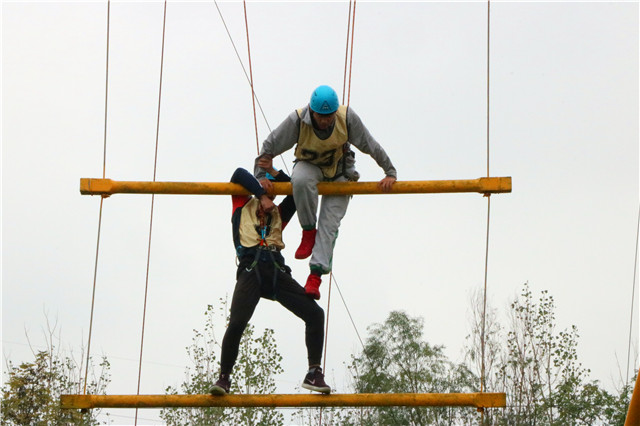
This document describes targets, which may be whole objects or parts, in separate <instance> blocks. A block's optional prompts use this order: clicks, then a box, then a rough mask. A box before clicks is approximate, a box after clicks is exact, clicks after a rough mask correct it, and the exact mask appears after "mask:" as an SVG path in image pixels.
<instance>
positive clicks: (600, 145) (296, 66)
mask: <svg viewBox="0 0 640 426" xmlns="http://www.w3.org/2000/svg"><path fill="white" fill-rule="evenodd" d="M219 6H220V9H221V11H222V13H223V15H224V18H225V20H226V23H227V25H228V27H229V31H230V32H231V35H232V37H233V40H234V42H235V43H236V46H237V48H238V51H239V52H240V55H241V57H242V60H243V61H244V62H245V66H247V65H246V64H247V62H246V56H247V55H246V36H245V27H244V14H243V8H242V3H241V2H238V1H234V2H224V3H219ZM247 12H248V22H249V32H250V39H251V53H252V66H253V76H254V83H255V89H256V92H257V95H258V97H259V100H260V102H261V104H262V107H263V108H264V111H265V114H266V117H267V120H268V123H269V125H270V126H271V128H275V127H276V126H277V125H278V124H279V123H280V122H281V121H282V120H283V119H284V118H285V117H286V115H287V114H289V113H290V112H291V111H293V109H295V108H298V107H301V106H303V105H305V104H306V103H307V102H308V98H309V95H310V94H311V91H312V89H313V88H314V87H316V86H317V85H319V84H329V85H331V86H333V87H334V88H335V89H336V90H337V91H338V92H339V93H342V84H343V72H344V58H345V45H346V25H347V13H348V2H346V1H342V2H332V3H328V2H323V3H317V2H316V3H312V2H305V3H302V2H287V3H284V2H281V3H279V2H249V3H247ZM162 13H163V4H162V2H139V3H131V2H117V1H114V2H112V4H111V33H110V58H109V97H108V121H107V160H106V177H108V178H112V179H115V180H143V181H148V180H152V177H153V156H154V147H155V139H156V118H157V110H158V81H159V72H160V49H161V40H162V39H161V37H162ZM486 55H487V4H486V3H485V2H468V3H461V2H455V3H454V2H452V3H435V2H411V3H400V2H393V3H389V2H387V3H384V2H364V1H362V2H358V3H357V9H356V28H355V41H354V50H353V74H352V77H351V101H350V105H351V107H352V108H353V109H354V110H355V111H356V112H358V114H359V115H360V116H361V117H362V119H363V121H364V123H365V124H366V125H367V127H368V128H369V130H370V131H371V133H372V134H373V135H374V137H376V139H377V140H378V141H379V142H380V143H381V144H382V145H383V146H384V148H385V149H386V151H387V153H388V154H389V156H390V157H391V159H392V160H393V162H394V164H395V166H396V168H397V170H398V178H399V179H400V180H431V179H471V178H478V177H481V176H485V175H486V105H487V89H486V87H487V86H486V84H487V70H486ZM105 56H106V2H66V3H58V2H39V3H35V2H34V3H26V2H7V1H3V2H2V352H3V355H4V356H5V357H7V358H10V359H12V360H13V361H14V362H19V361H24V360H27V359H29V358H30V357H31V355H30V352H29V347H28V344H27V338H26V337H25V330H26V331H27V332H28V334H29V337H30V339H31V343H32V344H33V345H34V346H36V347H37V346H39V345H42V344H43V343H44V339H43V335H42V331H41V330H42V327H43V325H44V321H45V313H46V314H47V315H48V316H49V318H50V319H52V320H54V319H56V318H57V321H58V324H59V327H60V328H61V333H62V338H63V340H64V342H65V346H74V347H76V348H77V347H79V346H80V345H81V344H82V343H86V337H87V333H88V328H89V312H90V304H91V290H92V280H93V270H94V259H95V248H96V236H97V222H98V207H99V198H98V197H90V196H81V195H80V193H79V180H80V178H82V177H102V159H103V157H102V151H103V134H104V116H105V113H104V103H105V101H104V93H105ZM490 65H491V74H490V77H491V84H490V88H491V89H490V103H491V107H490V119H491V125H490V146H491V154H490V174H491V175H492V176H511V177H512V178H513V193H511V194H501V195H495V196H493V197H492V203H491V231H490V249H489V250H490V254H489V273H488V277H489V280H488V294H489V303H490V304H491V305H492V306H494V307H496V308H498V309H499V310H500V311H502V312H504V311H505V310H506V307H507V306H508V303H509V302H510V301H511V300H512V299H513V298H514V297H515V296H516V295H517V294H518V293H519V291H520V289H521V288H522V285H523V283H524V282H526V281H528V282H529V284H530V287H531V288H532V289H533V291H534V296H535V297H536V298H537V297H538V296H539V292H540V291H541V290H545V289H546V290H549V292H550V294H551V295H552V296H554V299H555V302H556V307H557V310H556V318H557V323H558V327H559V328H560V329H564V328H566V327H569V326H571V325H573V324H575V325H576V326H577V327H578V330H579V334H580V345H579V348H578V350H579V356H580V360H581V362H582V363H583V365H584V366H585V367H587V368H590V369H591V378H592V379H598V380H600V381H601V382H602V384H603V385H604V386H605V387H607V388H608V389H614V387H615V385H616V384H618V383H619V379H620V374H622V375H624V373H625V369H626V364H627V346H628V343H629V324H630V321H631V318H630V313H631V312H630V310H631V293H632V285H633V272H634V254H635V244H636V226H637V220H638V159H639V158H638V127H639V126H638V113H639V111H638V4H637V2H607V3H604V2H602V3H600V2H590V3H577V2H564V3H558V2H545V3H542V2H527V3H525V2H492V3H491V59H490ZM247 69H248V68H247ZM268 131H269V130H268V128H267V125H266V124H265V122H264V120H263V119H262V117H261V116H260V115H259V116H258V134H259V140H260V143H261V142H262V140H263V139H264V138H265V137H266V136H267V134H268ZM158 142H159V150H158V166H157V180H161V181H162V180H165V181H169V180H175V181H210V182H224V181H227V180H228V179H229V177H230V176H231V174H232V172H233V170H234V169H235V168H236V167H238V166H244V167H247V168H250V167H251V164H252V161H253V158H254V157H255V155H256V136H255V130H254V124H253V112H252V105H251V94H250V89H249V86H248V84H247V80H246V77H245V75H244V73H243V71H242V68H241V66H240V63H239V61H238V59H237V57H236V54H235V52H234V50H233V47H232V45H231V43H230V41H229V39H228V36H227V34H226V31H225V29H224V26H223V24H222V21H221V19H220V16H219V15H218V12H217V10H216V8H215V5H214V4H213V3H205V2H190V3H188V2H178V1H170V2H169V5H168V10H167V27H166V42H165V58H164V75H163V86H162V105H161V114H160V131H159V141H158ZM292 159H293V156H292V153H291V152H289V153H287V154H286V155H285V156H284V163H283V162H282V161H280V160H278V161H277V162H276V166H278V167H280V168H283V167H284V165H283V164H285V163H286V166H287V167H288V168H289V170H290V168H291V164H292ZM356 160H357V165H358V170H359V171H360V173H361V175H362V180H364V181H377V180H379V179H380V178H382V171H381V170H380V169H379V168H378V167H377V165H376V164H375V163H374V162H373V160H372V159H371V158H369V157H368V156H366V155H364V154H361V153H357V154H356ZM150 198H151V197H150V196H147V195H124V194H120V195H114V196H113V197H111V198H109V199H107V200H105V202H104V210H103V222H102V234H101V246H100V261H99V265H98V280H97V291H96V304H95V316H94V329H93V336H92V339H93V340H92V354H94V355H95V354H102V353H104V354H105V355H107V357H109V359H110V360H111V361H112V369H111V372H112V375H113V382H112V384H111V385H110V387H109V393H111V394H117V393H135V391H136V385H137V364H138V361H137V360H138V355H139V351H140V329H141V319H142V305H143V297H144V285H145V270H146V256H147V243H148V232H149V211H150ZM486 211H487V201H486V199H485V198H483V197H482V196H481V195H480V194H440V195H391V196H379V195H368V196H366V195H365V196H356V197H354V198H353V200H352V201H351V204H350V207H349V211H348V212H347V216H346V217H345V219H344V220H343V223H342V227H341V229H340V237H339V239H338V242H337V245H336V250H335V257H334V272H335V278H336V280H337V283H338V285H339V287H340V290H341V292H342V294H343V296H344V298H345V300H346V302H347V305H348V308H349V310H350V311H351V314H352V315H353V318H354V321H355V322H356V325H357V327H358V331H359V332H360V334H361V335H362V336H363V337H364V336H365V335H366V328H367V326H368V325H370V324H372V323H375V322H382V321H384V320H385V318H386V317H387V315H388V313H389V312H390V311H391V310H396V309H402V310H405V311H406V312H407V313H409V314H410V315H412V316H421V317H423V318H424V319H425V338H426V339H427V341H429V342H430V343H431V344H439V345H444V346H445V347H446V353H447V355H448V356H449V357H450V358H451V359H452V360H454V361H458V362H460V361H462V352H461V349H462V347H463V345H464V344H465V336H466V335H467V334H468V314H467V311H468V308H469V299H470V295H471V293H472V292H473V291H476V290H479V289H481V288H482V286H483V280H484V247H485V233H486ZM230 213H231V203H230V200H229V197H224V196H158V197H156V203H155V210H154V218H153V236H152V248H151V264H150V276H149V298H148V305H147V325H146V330H145V346H144V365H143V371H142V387H141V393H163V392H164V389H165V388H166V387H167V386H169V385H174V386H177V385H178V384H179V383H180V382H181V381H182V380H183V378H184V368H183V367H184V366H186V365H187V364H188V363H189V361H188V359H187V356H186V352H185V349H184V348H185V346H188V345H189V344H190V342H191V338H192V329H194V328H199V329H201V328H202V325H203V318H204V317H203V313H204V311H205V309H206V305H207V304H211V303H216V302H217V301H218V299H219V298H221V297H225V296H226V295H231V293H232V291H233V286H234V283H235V282H234V278H235V261H234V251H233V247H232V242H231V233H230V226H229V225H230V222H229V219H230ZM299 236H300V228H299V226H298V224H297V222H296V221H294V222H292V225H291V226H290V228H288V229H287V230H286V232H285V241H286V242H287V243H288V246H287V248H286V249H285V257H287V259H289V264H290V265H291V266H292V268H293V273H294V276H295V277H296V278H297V279H298V280H299V281H301V282H304V280H305V279H306V275H307V274H308V270H307V262H306V261H298V260H294V259H293V251H294V250H295V248H296V247H297V244H298V242H299ZM327 290H328V279H327V278H325V280H324V283H323V285H322V287H321V293H322V299H321V300H320V303H321V305H322V306H323V307H324V308H325V309H326V308H327V294H328V292H327ZM635 294H636V296H637V295H638V292H637V291H636V293H635ZM335 295H336V293H335V292H334V297H333V300H332V302H331V311H330V324H329V339H328V347H327V371H326V372H327V377H328V379H329V381H330V382H331V383H332V384H334V386H335V387H336V388H337V389H338V391H339V392H344V391H345V390H346V389H345V379H344V377H345V376H346V374H347V373H346V370H345V367H344V363H345V362H347V363H348V362H349V355H350V354H351V353H353V352H355V351H357V350H359V349H360V343H359V341H358V339H357V336H356V333H355V331H354V328H353V327H352V326H351V323H350V322H349V319H348V316H347V314H346V310H345V308H344V305H343V304H342V302H341V301H340V299H339V298H337V297H336V296H335ZM636 310H637V303H636ZM253 323H254V324H255V326H256V327H257V328H258V329H263V328H264V327H271V328H274V329H275V331H276V338H277V341H278V345H279V350H280V352H281V353H282V355H283V356H284V360H283V367H284V369H285V373H284V374H283V375H282V376H281V377H280V378H279V380H278V386H279V389H278V391H279V392H282V393H291V392H294V387H295V386H296V385H298V384H299V382H300V381H301V380H302V377H303V374H304V372H305V367H306V355H305V350H304V345H303V324H302V322H301V321H299V320H298V319H297V318H295V317H293V316H292V315H291V314H290V313H289V312H288V311H286V310H284V309H283V308H282V307H281V306H280V305H278V304H276V303H271V302H269V301H263V302H262V303H261V304H260V305H259V307H258V309H257V312H256V314H255V316H254V319H253ZM505 323H506V319H505ZM633 325H634V328H633V330H632V336H633V338H632V367H633V368H637V358H636V355H637V352H638V327H637V315H634V317H633ZM222 333H223V330H222V329H221V330H220V333H219V335H220V336H222ZM112 414H113V415H114V417H112V418H113V419H114V421H115V422H116V423H128V422H130V421H132V419H131V417H127V416H129V415H130V412H129V411H126V410H125V411H113V412H112ZM156 414H157V413H156V412H155V411H154V410H150V411H142V412H141V414H140V417H141V418H145V419H157V415H156ZM116 416H120V417H116ZM144 421H145V422H148V423H149V424H157V423H159V422H158V421H153V420H148V421H147V420H144ZM142 424H144V422H143V423H142Z"/></svg>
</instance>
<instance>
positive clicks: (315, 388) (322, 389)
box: [302, 383, 331, 394]
mask: <svg viewBox="0 0 640 426" xmlns="http://www.w3.org/2000/svg"><path fill="white" fill-rule="evenodd" d="M302 387H303V388H305V389H308V390H310V391H315V392H320V393H324V394H330V393H331V388H330V387H329V386H326V387H320V386H313V385H310V384H308V383H303V384H302Z"/></svg>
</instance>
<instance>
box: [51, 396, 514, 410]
mask: <svg viewBox="0 0 640 426" xmlns="http://www.w3.org/2000/svg"><path fill="white" fill-rule="evenodd" d="M60 403H61V407H62V408H78V409H86V408H162V407H374V406H375V407H390V406H404V407H416V406H431V407H454V406H457V407H477V408H489V407H505V406H506V403H507V402H506V394H504V393H485V392H482V393H356V394H331V395H321V394H272V395H224V396H212V395H61V396H60Z"/></svg>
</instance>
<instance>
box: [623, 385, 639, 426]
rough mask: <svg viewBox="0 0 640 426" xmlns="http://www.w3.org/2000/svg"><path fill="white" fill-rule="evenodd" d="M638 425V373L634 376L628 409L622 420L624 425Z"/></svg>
mask: <svg viewBox="0 0 640 426" xmlns="http://www.w3.org/2000/svg"><path fill="white" fill-rule="evenodd" d="M638 425H640V374H638V377H636V386H635V387H634V388H633V394H632V395H631V401H629V409H628V410H627V418H626V420H625V422H624V426H638Z"/></svg>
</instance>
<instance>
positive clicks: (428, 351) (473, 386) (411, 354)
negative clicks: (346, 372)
mask: <svg viewBox="0 0 640 426" xmlns="http://www.w3.org/2000/svg"><path fill="white" fill-rule="evenodd" d="M423 330H424V323H423V320H422V319H421V318H412V317H410V316H409V315H407V314H406V313H405V312H401V311H393V312H391V313H390V314H389V317H388V318H387V319H386V321H385V322H384V323H383V324H375V325H373V326H371V327H369V337H368V338H367V340H366V342H365V345H364V348H363V350H362V353H361V354H359V355H358V356H354V357H353V359H352V363H351V366H350V371H351V373H352V376H353V380H354V387H355V391H356V392H358V393H406V392H409V393H451V392H475V391H476V390H477V387H478V379H477V377H476V376H475V375H474V374H473V373H472V372H471V371H470V370H469V369H468V368H467V367H466V366H465V365H463V364H454V363H452V362H450V361H449V360H448V359H447V358H446V357H445V355H444V352H443V349H444V348H443V347H442V346H432V345H430V344H429V343H427V342H425V341H424V340H423ZM356 411H357V412H359V418H357V419H352V420H351V421H352V422H353V424H363V425H379V424H390V425H395V424H398V425H445V424H447V425H448V424H461V423H463V424H464V423H470V422H473V419H474V418H475V419H477V414H476V413H475V410H470V409H469V408H457V407H453V408H452V407H437V408H418V407H380V408H367V409H362V410H356ZM343 424H351V423H343Z"/></svg>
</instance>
